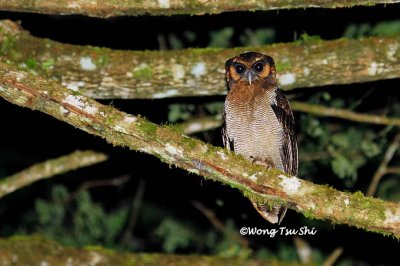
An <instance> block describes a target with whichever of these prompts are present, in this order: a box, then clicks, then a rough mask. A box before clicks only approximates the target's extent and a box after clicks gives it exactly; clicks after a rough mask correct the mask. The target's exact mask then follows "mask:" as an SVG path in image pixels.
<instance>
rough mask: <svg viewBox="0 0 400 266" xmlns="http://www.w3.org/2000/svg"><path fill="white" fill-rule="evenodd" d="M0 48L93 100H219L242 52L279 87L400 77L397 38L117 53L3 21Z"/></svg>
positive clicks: (399, 42) (2, 54)
mask: <svg viewBox="0 0 400 266" xmlns="http://www.w3.org/2000/svg"><path fill="white" fill-rule="evenodd" d="M0 43H1V50H0V59H2V60H4V61H12V62H15V63H18V64H22V65H23V66H25V67H26V68H27V69H29V70H31V71H34V72H36V73H38V74H40V75H42V76H43V77H46V78H48V79H52V80H56V81H58V82H59V83H60V84H62V85H63V86H65V87H67V88H70V89H71V90H75V91H79V92H81V93H83V94H85V95H87V96H89V97H92V98H97V99H117V98H122V99H134V98H135V99H157V98H168V97H182V96H206V95H224V94H226V90H227V89H226V82H225V77H224V73H225V69H224V63H225V61H226V60H227V59H228V58H231V57H232V56H234V55H236V54H238V53H242V52H244V51H246V50H247V51H249V50H255V51H258V52H261V53H264V54H268V55H270V56H272V57H273V58H274V59H275V62H276V64H277V69H278V71H277V72H278V81H279V84H280V86H281V88H282V89H283V90H292V89H294V88H311V87H316V86H324V85H331V84H349V83H357V82H366V81H374V80H382V79H392V78H399V77H400V37H371V38H365V39H360V40H346V39H339V40H333V41H321V40H310V41H304V42H301V41H299V42H294V43H281V44H274V45H269V46H263V47H260V48H254V49H253V48H252V47H243V48H235V49H185V50H178V51H121V50H111V49H106V48H99V47H91V46H79V45H69V44H61V43H58V42H54V41H51V40H48V39H41V38H36V37H33V36H32V35H30V34H29V33H28V32H26V31H24V30H22V29H21V28H20V26H19V25H18V24H16V23H13V22H11V21H8V20H3V21H0Z"/></svg>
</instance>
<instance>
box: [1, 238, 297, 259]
mask: <svg viewBox="0 0 400 266" xmlns="http://www.w3.org/2000/svg"><path fill="white" fill-rule="evenodd" d="M0 258H1V263H2V265H52V266H59V265H60V266H61V265H62V266H64V265H121V266H125V265H126V266H128V265H137V266H146V265H166V266H184V265H193V266H208V265H213V266H214V265H215V266H220V265H222V266H225V265H232V266H242V265H243V266H247V265H248V266H250V265H251V266H261V265H266V264H267V265H275V266H280V265H289V266H290V265H293V266H300V264H299V263H297V262H287V261H285V262H283V263H280V262H278V261H275V260H270V261H265V260H252V259H246V258H236V257H235V258H221V257H212V256H199V255H186V256H182V255H165V254H146V253H138V254H134V253H121V252H115V251H112V250H108V249H105V248H99V247H85V248H80V249H79V248H72V247H66V246H62V245H61V244H59V243H57V242H55V241H53V240H49V239H46V238H44V237H41V236H37V235H36V236H30V237H29V236H17V237H11V238H6V239H0ZM39 262H40V263H39Z"/></svg>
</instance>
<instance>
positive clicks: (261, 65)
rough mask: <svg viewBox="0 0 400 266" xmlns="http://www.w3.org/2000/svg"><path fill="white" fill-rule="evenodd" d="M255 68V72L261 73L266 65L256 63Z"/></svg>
mask: <svg viewBox="0 0 400 266" xmlns="http://www.w3.org/2000/svg"><path fill="white" fill-rule="evenodd" d="M253 68H254V70H255V71H257V72H261V71H263V69H264V65H263V64H262V63H255V64H254V66H253Z"/></svg>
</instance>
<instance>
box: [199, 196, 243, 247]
mask: <svg viewBox="0 0 400 266" xmlns="http://www.w3.org/2000/svg"><path fill="white" fill-rule="evenodd" d="M192 205H193V206H194V207H195V208H196V209H198V210H199V211H200V212H201V213H202V214H203V215H204V216H205V217H206V218H207V219H208V220H209V221H210V222H211V224H212V225H213V226H214V227H215V228H216V229H218V230H219V231H220V232H222V233H224V234H225V235H226V236H227V237H229V238H230V239H233V240H235V241H238V242H239V243H241V244H242V245H243V246H246V247H247V246H248V245H249V241H248V240H247V239H245V238H244V237H242V236H241V235H238V234H232V232H229V231H228V230H227V229H226V228H225V224H224V223H223V222H222V221H221V220H220V219H218V217H217V216H216V215H215V213H214V212H213V211H212V210H211V209H209V208H207V207H206V206H204V204H202V203H201V202H199V201H192Z"/></svg>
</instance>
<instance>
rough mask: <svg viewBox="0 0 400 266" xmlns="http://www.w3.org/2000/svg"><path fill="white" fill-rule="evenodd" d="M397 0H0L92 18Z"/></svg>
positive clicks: (10, 6) (4, 4)
mask: <svg viewBox="0 0 400 266" xmlns="http://www.w3.org/2000/svg"><path fill="white" fill-rule="evenodd" d="M397 2H399V1H397V0H354V1H346V0H335V1H320V0H293V1H277V0H254V1H244V0H241V1H236V2H232V1H229V0H218V1H201V0H195V1H192V0H177V1H171V0H165V1H154V0H145V1H135V0H130V1H112V0H103V1H91V2H89V1H86V0H75V1H73V2H70V1H57V0H48V1H40V0H31V1H29V2H21V1H18V0H9V1H7V0H0V9H1V10H7V11H14V12H32V13H44V14H52V15H73V14H79V15H86V16H91V17H100V18H109V17H115V16H139V15H153V16H154V15H157V16H158V15H177V14H179V15H181V14H187V15H204V14H218V13H222V12H232V11H255V10H277V9H294V8H316V7H320V8H338V7H353V6H371V5H376V4H392V3H397Z"/></svg>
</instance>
